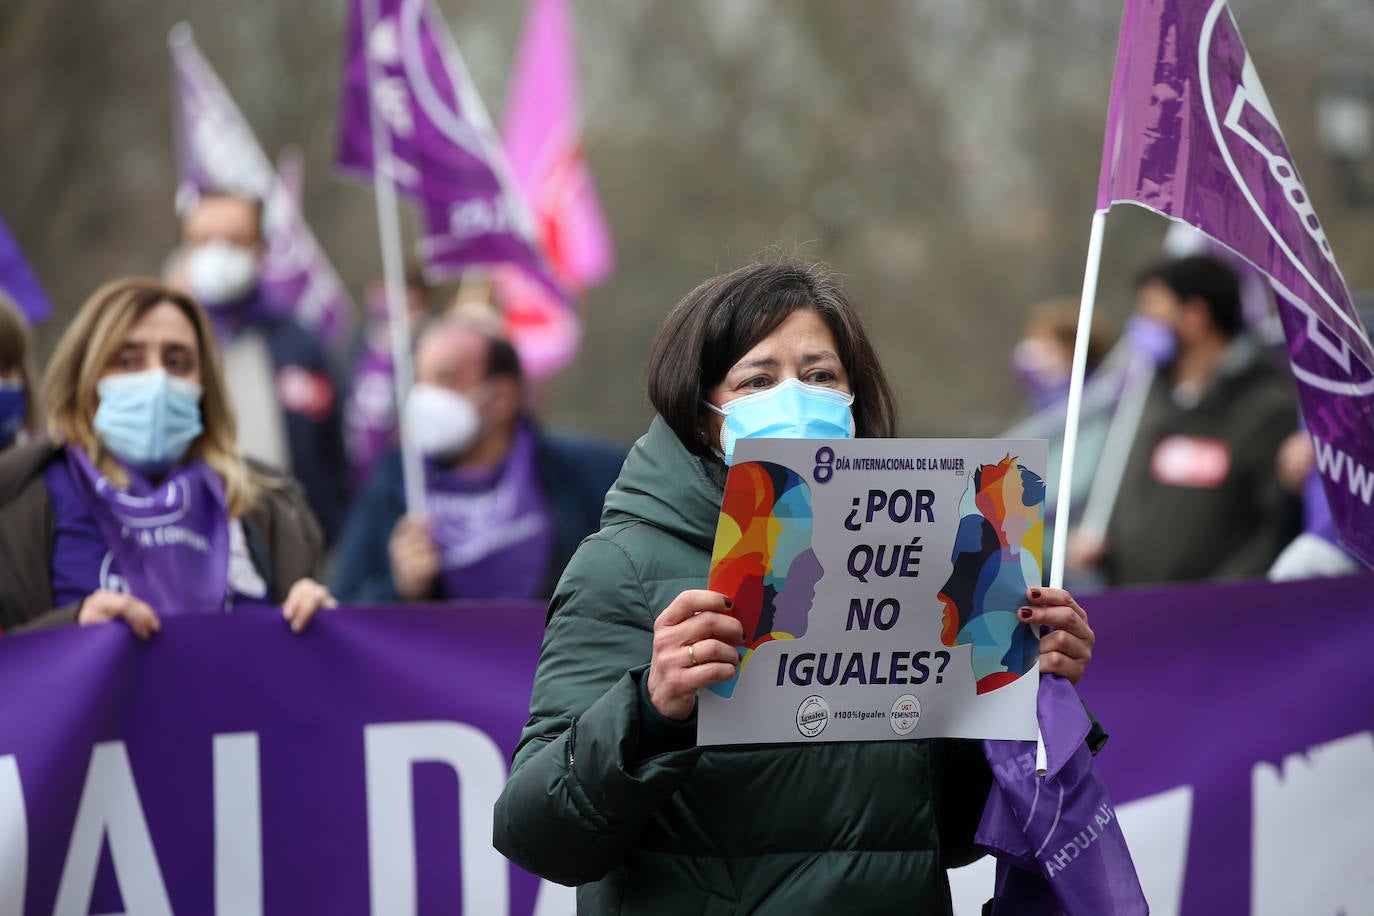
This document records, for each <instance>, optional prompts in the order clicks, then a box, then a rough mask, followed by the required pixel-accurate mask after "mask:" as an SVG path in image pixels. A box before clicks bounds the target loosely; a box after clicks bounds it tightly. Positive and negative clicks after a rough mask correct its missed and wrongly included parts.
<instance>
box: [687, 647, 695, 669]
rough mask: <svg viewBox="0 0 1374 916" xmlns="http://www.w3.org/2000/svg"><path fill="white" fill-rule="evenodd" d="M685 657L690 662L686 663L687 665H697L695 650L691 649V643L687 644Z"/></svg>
mask: <svg viewBox="0 0 1374 916" xmlns="http://www.w3.org/2000/svg"><path fill="white" fill-rule="evenodd" d="M687 657H688V658H689V659H691V661H689V662H688V663H687V664H688V665H695V664H696V663H697V650H696V649H693V648H692V644H691V643H688V644H687Z"/></svg>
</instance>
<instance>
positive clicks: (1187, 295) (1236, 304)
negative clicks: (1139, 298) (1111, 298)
mask: <svg viewBox="0 0 1374 916" xmlns="http://www.w3.org/2000/svg"><path fill="white" fill-rule="evenodd" d="M1150 283H1162V284H1164V285H1165V286H1166V287H1168V289H1169V291H1170V292H1171V293H1173V294H1174V295H1175V296H1176V297H1178V301H1179V302H1187V301H1188V300H1189V299H1201V300H1202V303H1203V305H1204V306H1206V308H1207V314H1208V315H1209V316H1210V317H1211V319H1212V324H1213V325H1214V326H1215V327H1216V329H1217V330H1218V331H1220V332H1221V333H1222V335H1223V336H1225V337H1227V338H1231V337H1235V336H1236V335H1237V334H1239V333H1240V332H1241V329H1242V328H1243V327H1244V326H1245V316H1244V314H1243V313H1242V312H1241V304H1240V277H1239V276H1237V275H1236V272H1235V271H1234V270H1232V269H1231V266H1230V265H1229V264H1227V263H1226V262H1225V261H1221V260H1218V259H1217V258H1213V257H1209V256H1207V255H1200V254H1199V255H1190V256H1189V257H1186V258H1170V259H1168V260H1164V261H1159V262H1157V263H1155V264H1152V265H1150V266H1149V267H1147V268H1145V269H1144V270H1142V271H1141V272H1140V273H1138V274H1136V278H1135V288H1136V290H1139V289H1140V288H1141V287H1143V286H1145V285H1147V284H1150Z"/></svg>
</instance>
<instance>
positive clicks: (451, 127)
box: [338, 0, 567, 305]
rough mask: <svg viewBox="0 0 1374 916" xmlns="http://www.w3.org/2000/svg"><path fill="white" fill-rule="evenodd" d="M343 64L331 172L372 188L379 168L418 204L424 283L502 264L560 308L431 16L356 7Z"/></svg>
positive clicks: (403, 4) (494, 143) (488, 129)
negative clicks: (369, 180) (368, 181)
mask: <svg viewBox="0 0 1374 916" xmlns="http://www.w3.org/2000/svg"><path fill="white" fill-rule="evenodd" d="M346 54H347V56H346V58H345V60H344V73H343V87H342V92H341V100H340V117H339V155H338V164H339V167H340V168H341V169H344V170H345V171H349V172H354V173H358V174H361V175H364V176H367V177H372V175H373V173H374V170H375V169H377V168H378V167H379V164H380V167H381V168H382V169H384V172H383V174H384V175H386V176H387V177H388V178H390V180H391V182H392V183H393V184H394V185H395V187H396V189H397V190H398V191H399V192H400V193H402V194H404V195H406V196H407V197H409V198H411V199H412V200H414V201H415V202H416V204H417V205H418V206H419V208H420V213H421V219H420V224H421V238H420V242H419V253H420V257H421V259H422V260H423V261H424V264H425V271H426V273H427V274H428V275H430V277H431V278H433V279H446V278H450V277H454V276H458V275H461V274H462V273H463V272H464V271H465V270H467V269H469V268H472V267H490V266H496V265H501V264H511V265H515V266H518V267H520V268H522V269H523V270H524V271H525V272H526V273H528V274H529V275H530V276H531V278H533V279H535V280H536V281H537V282H539V283H540V284H542V285H544V286H546V287H547V288H548V289H549V290H550V291H551V292H553V293H555V294H556V295H557V296H558V299H559V301H560V302H563V303H564V304H565V305H567V295H566V293H565V292H564V291H563V290H562V288H561V287H560V285H559V284H558V282H557V281H556V280H555V279H554V278H553V275H552V274H551V273H550V271H549V269H548V266H547V265H546V263H545V262H544V259H543V257H542V256H541V255H540V253H539V249H538V246H537V245H536V243H535V241H534V224H533V220H532V218H531V216H530V214H529V210H528V207H527V206H526V204H525V201H524V198H522V197H521V196H520V193H519V190H518V187H517V186H516V184H515V181H514V179H513V177H512V175H511V171H510V166H509V164H508V163H507V162H506V158H505V154H504V153H503V152H502V150H501V146H500V143H499V141H498V140H497V138H496V134H495V132H494V131H493V130H492V126H491V119H490V118H489V117H488V115H487V111H486V108H485V107H484V106H483V104H482V100H481V98H480V97H479V96H478V95H477V90H476V88H475V87H474V86H473V85H472V80H471V78H470V77H469V76H468V72H467V67H466V66H465V65H464V64H463V59H462V57H461V56H459V54H458V48H457V47H456V46H455V45H454V43H453V39H452V37H451V36H450V35H449V33H448V30H447V28H446V27H445V26H444V22H443V20H442V19H441V18H440V16H439V13H438V11H437V10H435V8H434V7H433V5H432V4H430V3H429V2H428V0H354V2H353V3H352V6H351V9H350V11H349V18H348V43H347V51H346ZM374 118H375V119H376V120H375V122H374V120H373V119H374ZM374 127H375V128H376V129H375V131H374Z"/></svg>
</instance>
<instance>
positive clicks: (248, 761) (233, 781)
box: [214, 732, 262, 916]
mask: <svg viewBox="0 0 1374 916" xmlns="http://www.w3.org/2000/svg"><path fill="white" fill-rule="evenodd" d="M214 759H215V912H216V913H217V914H218V916H230V914H231V913H232V914H234V916H262V786H261V783H260V779H259V775H258V735H257V732H238V733H236V734H232V735H215V740H214Z"/></svg>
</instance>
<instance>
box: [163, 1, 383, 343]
mask: <svg viewBox="0 0 1374 916" xmlns="http://www.w3.org/2000/svg"><path fill="white" fill-rule="evenodd" d="M167 43H168V44H169V45H170V46H171V49H172V69H173V71H174V76H175V80H176V86H175V90H174V93H173V106H172V107H173V115H174V117H173V122H174V124H175V130H176V148H177V166H178V172H179V179H178V187H177V196H178V201H179V202H184V201H185V200H186V199H187V198H189V197H193V196H194V195H195V194H196V193H197V192H199V191H201V190H204V189H207V188H214V189H217V190H223V191H231V192H235V193H241V194H244V195H247V196H250V197H255V198H257V199H259V200H261V201H262V202H263V236H264V241H265V243H266V247H267V250H266V254H265V255H264V256H263V262H262V268H261V271H262V274H261V277H262V285H263V287H264V289H265V290H266V292H267V294H268V295H269V296H270V297H271V298H272V299H274V300H276V301H278V302H282V303H285V304H288V305H290V306H291V308H292V309H293V314H294V315H295V318H296V320H297V321H299V322H300V323H301V324H303V325H304V326H305V327H307V328H309V329H311V330H314V331H317V332H319V333H320V334H322V335H323V336H324V337H325V338H326V339H327V340H329V341H331V342H334V341H338V340H341V339H342V338H343V337H344V336H345V335H346V334H347V332H348V330H349V325H350V323H351V321H352V317H353V315H354V314H355V312H356V311H357V309H356V308H355V306H354V304H353V300H352V298H351V297H350V296H349V295H348V291H347V290H346V289H345V288H344V285H343V281H342V280H340V279H339V275H338V274H337V273H336V272H335V271H334V266H333V265H332V264H331V263H330V262H329V258H328V257H326V256H325V253H324V251H323V250H322V249H321V248H320V244H319V242H318V241H317V240H316V239H315V234H314V233H313V232H311V231H310V227H309V226H307V225H306V223H305V217H304V216H302V214H301V210H300V206H299V203H298V198H297V196H296V194H293V193H292V190H291V188H290V187H288V186H287V185H286V184H285V183H284V182H283V181H282V179H281V177H280V176H279V175H278V174H277V170H276V169H275V168H274V167H273V165H272V161H271V160H270V159H269V158H268V157H267V154H266V153H264V152H263V150H262V147H261V146H260V145H259V144H258V140H257V138H256V137H255V136H253V130H252V128H251V127H249V126H248V121H247V120H246V119H245V118H244V117H243V114H242V113H241V112H240V111H239V110H238V107H237V106H236V105H235V104H234V100H233V99H232V98H231V97H230V96H229V92H228V91H227V90H226V89H225V88H224V84H223V83H221V82H220V80H219V77H218V76H216V75H215V71H214V70H213V69H212V68H211V66H210V64H209V62H208V61H207V60H206V59H205V57H204V56H203V55H202V54H201V53H200V49H199V48H198V47H196V43H195V39H194V38H193V37H192V35H191V27H190V26H188V25H187V24H186V23H184V22H183V23H181V24H179V25H177V26H175V27H174V28H173V29H172V31H171V33H170V34H169V35H168V36H167Z"/></svg>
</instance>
